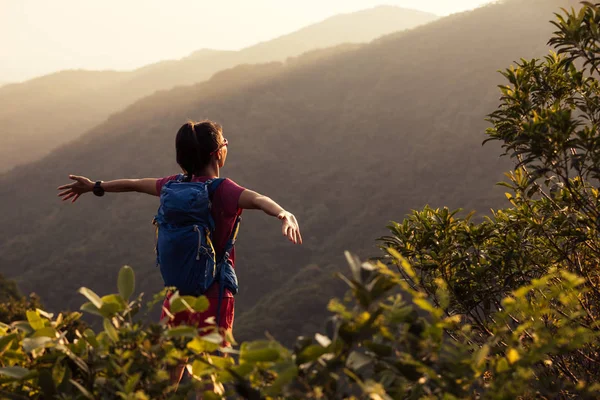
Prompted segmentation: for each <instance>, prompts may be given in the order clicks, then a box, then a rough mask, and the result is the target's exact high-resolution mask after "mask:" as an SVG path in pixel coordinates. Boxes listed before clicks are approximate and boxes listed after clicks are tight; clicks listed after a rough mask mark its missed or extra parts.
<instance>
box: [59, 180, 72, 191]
mask: <svg viewBox="0 0 600 400" xmlns="http://www.w3.org/2000/svg"><path fill="white" fill-rule="evenodd" d="M73 186H75V182H73V183H69V184H67V185H62V186H59V187H58V188H56V190H64V189H69V188H72V187H73Z"/></svg>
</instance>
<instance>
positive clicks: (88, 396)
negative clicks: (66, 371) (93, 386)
mask: <svg viewBox="0 0 600 400" xmlns="http://www.w3.org/2000/svg"><path fill="white" fill-rule="evenodd" d="M69 382H71V384H72V385H73V386H75V387H76V388H77V389H78V390H79V391H80V392H81V394H82V395H84V396H85V397H86V398H88V399H90V400H94V396H92V394H91V393H90V392H89V391H88V390H87V389H86V388H84V387H83V386H82V385H81V384H80V383H79V382H77V381H75V380H73V379H69Z"/></svg>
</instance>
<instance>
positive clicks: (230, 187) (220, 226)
mask: <svg viewBox="0 0 600 400" xmlns="http://www.w3.org/2000/svg"><path fill="white" fill-rule="evenodd" d="M175 179H177V175H172V176H167V177H165V178H161V179H158V180H157V181H156V191H157V193H159V194H160V191H161V190H162V187H163V186H164V184H165V183H167V182H168V181H172V180H175ZM209 179H211V178H210V177H208V176H194V177H193V178H192V182H206V181H207V180H209ZM244 190H246V189H245V188H243V187H241V186H239V185H238V184H236V183H235V182H234V181H232V180H231V179H229V178H226V179H225V180H224V181H223V182H221V184H220V185H219V187H218V188H217V190H216V191H215V193H214V195H213V198H212V208H211V214H212V217H213V220H214V221H215V231H214V234H213V237H212V240H213V244H214V246H215V251H216V252H217V253H219V254H222V253H223V249H224V248H225V245H226V244H227V241H228V240H229V238H230V237H231V233H232V231H233V225H234V224H235V220H236V218H237V217H238V215H241V214H242V209H241V208H239V207H238V200H239V198H240V195H241V194H242V192H243V191H244ZM231 263H232V265H234V266H235V247H234V249H233V250H232V251H231ZM204 295H205V296H206V297H218V296H219V286H218V285H215V284H213V285H212V286H211V287H210V288H209V289H208V290H207V291H206V293H205V294H204ZM225 297H233V295H232V294H231V292H230V291H229V290H226V292H225Z"/></svg>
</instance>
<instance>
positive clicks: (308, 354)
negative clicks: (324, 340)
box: [298, 344, 327, 364]
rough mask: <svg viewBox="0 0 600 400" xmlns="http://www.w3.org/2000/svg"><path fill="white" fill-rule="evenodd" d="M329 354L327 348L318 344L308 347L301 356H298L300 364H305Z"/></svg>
mask: <svg viewBox="0 0 600 400" xmlns="http://www.w3.org/2000/svg"><path fill="white" fill-rule="evenodd" d="M325 353H327V348H326V347H323V346H320V345H318V344H311V345H310V346H307V347H306V348H305V349H304V350H302V352H301V353H300V354H298V362H299V363H300V364H304V363H307V362H310V361H315V360H316V359H317V358H319V357H321V356H322V355H323V354H325Z"/></svg>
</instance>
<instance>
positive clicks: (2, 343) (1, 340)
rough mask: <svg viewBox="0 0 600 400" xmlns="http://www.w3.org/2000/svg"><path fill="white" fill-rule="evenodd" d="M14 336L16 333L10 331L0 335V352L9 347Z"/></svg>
mask: <svg viewBox="0 0 600 400" xmlns="http://www.w3.org/2000/svg"><path fill="white" fill-rule="evenodd" d="M16 338H17V334H16V333H11V334H10V335H6V336H2V337H0V354H2V353H4V351H5V350H6V349H8V348H9V347H10V345H11V344H12V342H13V340H15V339H16Z"/></svg>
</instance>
